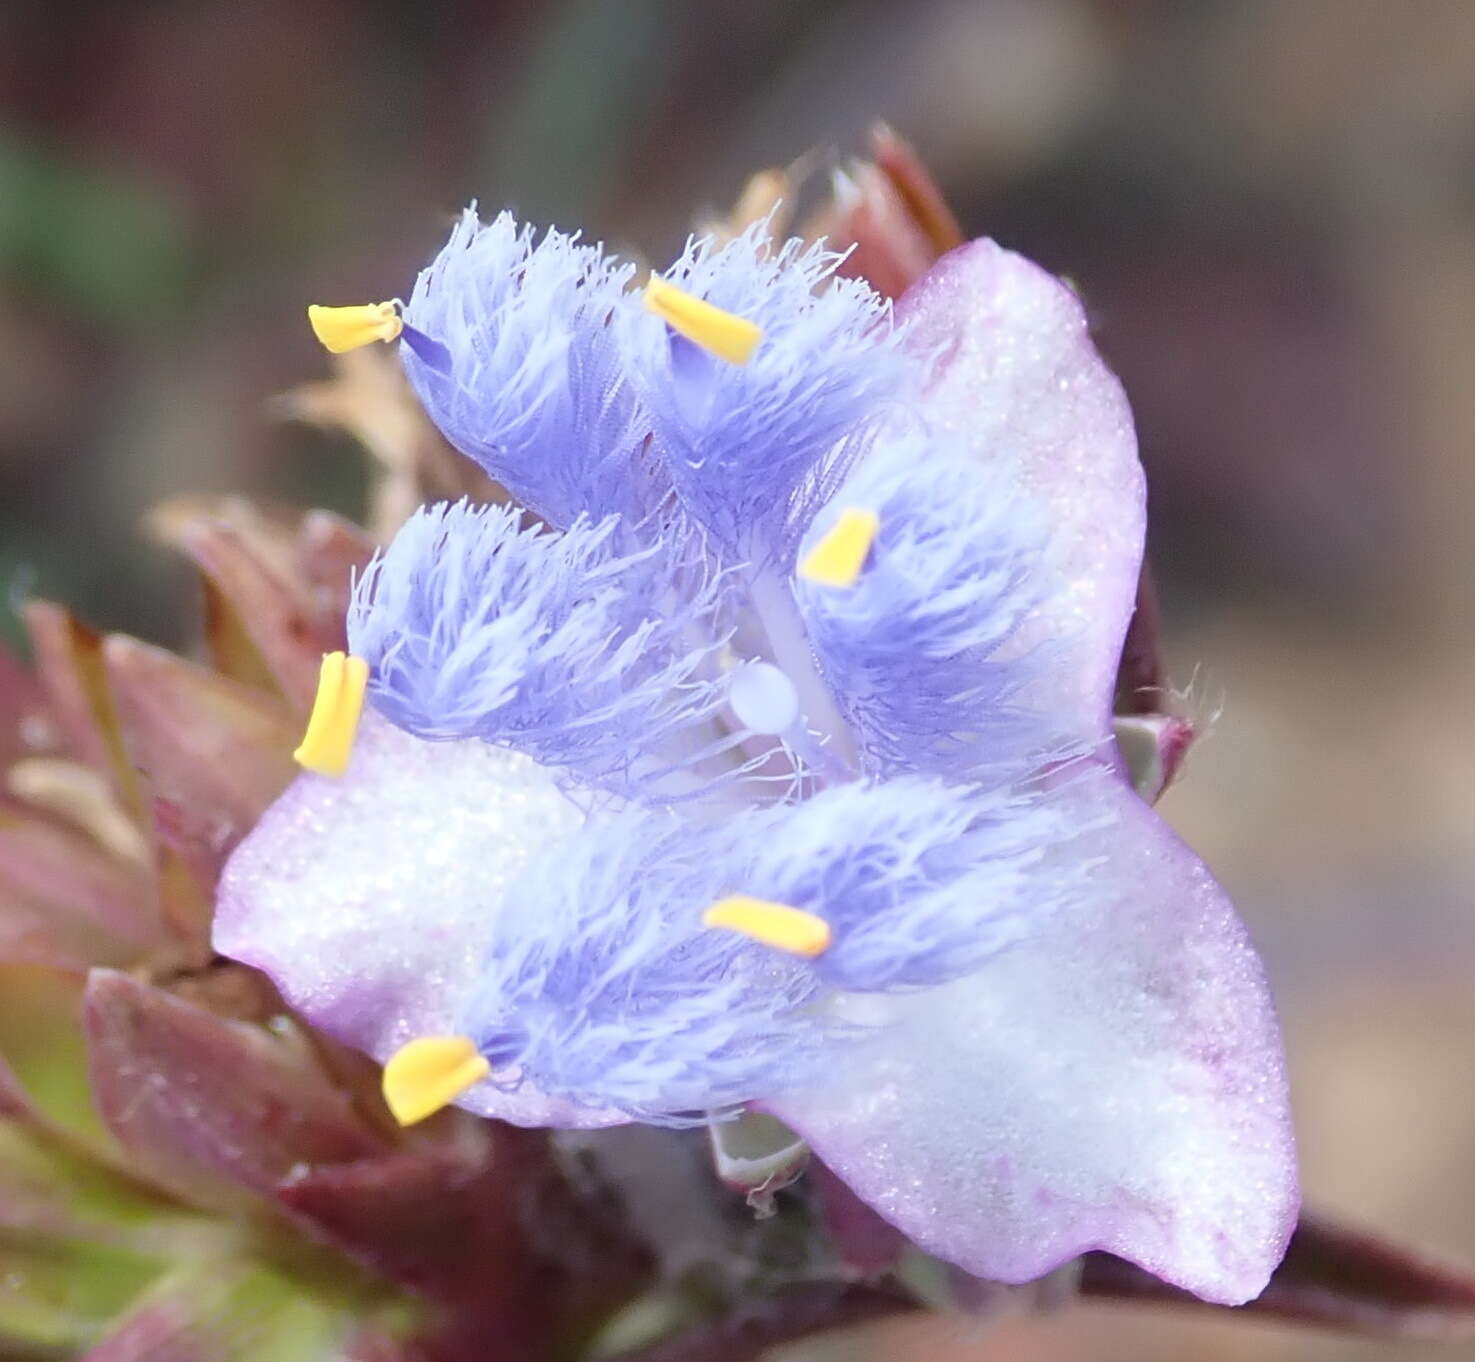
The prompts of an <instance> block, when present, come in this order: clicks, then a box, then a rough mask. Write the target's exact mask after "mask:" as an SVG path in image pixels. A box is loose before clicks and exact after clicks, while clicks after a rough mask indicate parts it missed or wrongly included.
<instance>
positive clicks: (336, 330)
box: [307, 303, 405, 355]
mask: <svg viewBox="0 0 1475 1362" xmlns="http://www.w3.org/2000/svg"><path fill="white" fill-rule="evenodd" d="M307 320H308V324H309V325H310V326H311V327H312V334H313V335H314V336H316V337H317V338H318V340H319V341H321V342H322V344H323V346H324V347H325V348H326V349H329V350H331V351H332V352H333V353H334V354H335V355H342V354H345V353H347V352H348V351H349V350H357V349H358V348H359V347H360V346H363V345H368V344H370V343H371V342H373V341H392V340H397V339H398V338H399V333H400V332H401V331H403V330H404V329H405V324H404V322H402V321H401V320H400V315H399V308H397V307H396V306H395V305H394V304H393V303H360V304H358V305H357V306H355V307H320V306H319V305H318V304H317V303H314V304H313V305H312V306H311V307H310V308H308V309H307Z"/></svg>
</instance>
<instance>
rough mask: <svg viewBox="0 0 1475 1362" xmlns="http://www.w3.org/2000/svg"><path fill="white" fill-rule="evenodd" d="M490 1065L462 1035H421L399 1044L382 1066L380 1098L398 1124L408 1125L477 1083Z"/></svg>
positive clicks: (426, 1115) (484, 1075)
mask: <svg viewBox="0 0 1475 1362" xmlns="http://www.w3.org/2000/svg"><path fill="white" fill-rule="evenodd" d="M491 1071H492V1066H491V1065H490V1064H488V1063H487V1061H486V1060H485V1059H484V1058H483V1057H482V1056H481V1055H479V1054H477V1052H476V1045H475V1044H474V1043H473V1042H472V1041H471V1040H470V1039H469V1038H468V1037H466V1036H422V1037H421V1038H420V1039H419V1040H412V1041H411V1042H410V1043H409V1044H408V1045H402V1046H400V1048H399V1049H398V1050H396V1051H395V1052H394V1053H393V1054H392V1055H390V1057H389V1063H388V1064H386V1065H385V1066H384V1080H383V1091H384V1100H385V1101H386V1102H387V1103H388V1104H389V1111H390V1114H391V1115H392V1116H393V1117H394V1119H395V1120H396V1121H398V1122H399V1123H400V1125H402V1126H412V1125H414V1124H415V1123H416V1122H417V1121H423V1120H425V1119H426V1117H428V1116H434V1115H435V1113H436V1112H438V1111H439V1110H440V1109H441V1108H442V1107H444V1106H447V1105H449V1104H450V1103H451V1102H454V1101H455V1100H456V1098H458V1097H459V1096H460V1095H461V1094H462V1093H463V1092H465V1091H466V1089H467V1088H469V1087H471V1086H472V1085H473V1084H475V1083H480V1082H481V1080H482V1079H483V1078H485V1077H486V1076H487V1075H488V1074H489V1073H491Z"/></svg>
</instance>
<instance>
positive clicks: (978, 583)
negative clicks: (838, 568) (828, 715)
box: [796, 429, 1044, 780]
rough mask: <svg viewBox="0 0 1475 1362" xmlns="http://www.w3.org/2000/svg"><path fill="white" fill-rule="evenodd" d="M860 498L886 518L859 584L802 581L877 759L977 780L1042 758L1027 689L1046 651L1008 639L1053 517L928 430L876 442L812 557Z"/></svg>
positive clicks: (818, 646) (840, 696)
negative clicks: (1027, 505) (1035, 515)
mask: <svg viewBox="0 0 1475 1362" xmlns="http://www.w3.org/2000/svg"><path fill="white" fill-rule="evenodd" d="M940 445H941V447H939V446H940ZM851 506H854V507H861V508H864V509H867V510H872V511H875V512H876V513H877V514H878V515H879V517H880V529H879V531H878V533H877V536H876V540H875V543H874V545H873V547H872V549H871V554H870V558H869V561H868V562H867V565H866V566H865V568H864V570H863V571H862V572H861V574H860V576H859V577H858V578H857V579H856V581H855V583H854V584H853V585H852V586H850V587H846V588H839V589H837V588H834V587H830V586H826V585H823V584H821V583H815V582H810V581H805V580H802V579H800V580H798V581H797V582H796V591H797V595H798V600H799V606H800V612H801V614H802V617H803V620H804V624H805V628H806V630H807V632H808V635H809V638H810V641H811V643H812V645H813V647H814V651H815V654H816V656H817V658H818V660H819V664H820V668H821V670H822V672H823V673H824V676H825V679H826V680H827V682H828V683H829V686H830V689H831V691H832V692H833V694H834V695H835V697H836V700H837V703H838V704H839V707H840V709H841V712H842V713H843V714H844V716H845V719H846V720H847V722H848V723H849V724H850V726H851V727H852V729H853V730H854V731H855V733H856V735H857V739H858V744H859V748H860V752H861V756H862V759H863V762H864V764H865V766H866V769H868V770H870V771H873V772H876V773H879V774H891V773H896V772H902V771H929V772H933V773H936V774H939V775H943V776H947V777H949V778H951V779H958V780H966V779H971V778H974V777H977V776H980V775H982V774H984V773H986V772H989V771H992V770H995V769H996V768H997V765H998V763H999V762H1001V761H1003V760H1004V759H1005V758H1006V757H1007V758H1008V759H1009V760H1010V761H1011V762H1014V763H1015V764H1023V765H1026V766H1027V765H1029V764H1030V761H1029V759H1030V758H1033V757H1037V756H1038V755H1039V753H1037V752H1032V751H1031V750H1030V747H1031V734H1030V732H1029V726H1030V719H1029V716H1028V714H1027V713H1026V711H1025V709H1024V707H1023V706H1022V705H1021V704H1020V697H1021V695H1022V693H1023V691H1024V689H1025V687H1026V686H1027V685H1028V683H1029V681H1030V679H1031V677H1032V676H1033V675H1034V674H1035V669H1036V667H1037V666H1038V665H1039V658H1038V656H1037V655H1035V654H1033V653H1030V652H1028V651H1026V652H1023V653H1018V652H1015V653H1011V652H1010V651H1009V650H1008V648H1007V646H1006V645H1008V644H1009V642H1010V640H1011V638H1012V637H1013V635H1014V634H1015V632H1016V630H1017V629H1018V627H1019V625H1020V624H1021V623H1022V621H1023V620H1024V618H1025V617H1026V616H1027V614H1028V613H1029V611H1030V609H1031V608H1032V606H1033V605H1034V599H1033V596H1032V595H1031V592H1030V590H1029V586H1028V583H1029V582H1030V581H1031V569H1032V567H1033V565H1034V564H1035V563H1037V562H1038V560H1039V555H1040V554H1041V552H1042V551H1043V546H1044V534H1043V530H1042V528H1041V527H1040V526H1039V525H1038V524H1036V523H1035V521H1034V520H1033V519H1032V518H1031V517H1030V516H1029V515H1028V514H1027V512H1025V511H1024V509H1023V508H1022V507H1020V505H1019V504H1018V501H1017V498H1015V497H1012V496H1010V495H1009V494H1008V493H1006V492H1001V491H999V490H998V489H996V488H994V487H993V486H991V484H990V479H989V476H988V470H987V469H986V468H984V467H981V466H979V465H978V464H977V463H976V462H969V461H967V460H965V459H964V458H963V457H961V456H959V455H955V454H953V453H952V452H951V451H949V450H948V449H947V448H946V445H945V444H944V443H943V442H942V441H941V440H940V439H939V438H938V437H936V436H933V435H929V434H928V433H927V432H925V431H922V430H918V429H914V430H911V431H907V432H900V431H893V432H890V433H888V435H887V437H886V438H885V440H884V441H883V442H881V443H878V444H877V446H876V447H875V448H874V449H873V450H872V452H871V454H870V456H869V457H868V458H867V460H866V462H865V464H864V465H863V466H862V467H861V468H860V469H858V470H857V471H856V473H855V475H854V476H853V477H852V478H851V479H850V480H849V481H848V482H847V483H846V485H845V487H844V488H843V489H842V490H841V491H840V493H839V494H838V495H837V496H836V497H835V499H834V501H833V502H832V503H831V504H830V505H829V506H828V507H826V508H825V509H824V510H823V511H822V512H821V513H820V514H819V515H818V516H817V517H816V518H815V521H814V524H813V525H812V527H811V528H810V531H809V534H808V536H807V537H806V540H805V545H804V547H803V549H801V558H802V555H803V553H804V552H807V550H808V548H809V546H810V545H811V544H812V543H814V542H815V541H816V540H818V539H819V538H820V537H822V536H823V535H824V533H825V532H826V531H827V530H829V529H830V527H831V526H832V525H833V523H834V521H835V519H836V517H837V516H838V515H839V514H840V512H841V511H843V510H844V509H845V508H847V507H851Z"/></svg>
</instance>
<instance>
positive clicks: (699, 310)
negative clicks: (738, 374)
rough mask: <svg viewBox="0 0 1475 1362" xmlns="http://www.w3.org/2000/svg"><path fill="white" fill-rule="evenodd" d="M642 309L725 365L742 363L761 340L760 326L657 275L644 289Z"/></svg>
mask: <svg viewBox="0 0 1475 1362" xmlns="http://www.w3.org/2000/svg"><path fill="white" fill-rule="evenodd" d="M645 306H646V310H647V311H650V312H654V313H655V314H656V316H657V317H659V318H660V319H661V320H662V321H664V322H665V323H666V325H667V326H669V327H670V328H671V329H672V330H673V331H678V332H680V333H681V334H682V335H683V336H685V337H686V339H687V340H689V341H691V342H692V344H693V345H700V346H701V347H702V349H703V350H710V351H711V352H712V353H713V354H714V355H716V356H717V357H718V358H719V359H725V360H726V361H727V362H728V363H729V364H746V363H747V362H748V361H749V360H750V359H752V358H753V351H754V350H756V349H757V348H758V342H759V341H761V340H762V339H763V328H762V327H761V326H758V325H757V324H756V323H754V322H750V321H749V320H748V319H747V318H746V317H735V316H733V314H732V313H731V312H724V311H723V310H722V309H721V308H720V307H714V306H713V305H712V304H711V303H708V302H704V301H703V300H702V299H701V298H694V297H692V295H691V294H689V293H687V292H686V291H685V290H683V289H679V288H677V287H676V285H675V284H671V283H667V282H666V280H664V279H662V278H661V277H660V275H658V274H653V275H651V277H650V283H648V284H647V285H646V286H645Z"/></svg>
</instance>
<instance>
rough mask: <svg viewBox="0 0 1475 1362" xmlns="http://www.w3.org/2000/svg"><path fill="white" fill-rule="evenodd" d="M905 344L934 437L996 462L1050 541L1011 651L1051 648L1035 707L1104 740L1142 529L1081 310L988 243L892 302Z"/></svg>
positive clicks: (946, 260)
mask: <svg viewBox="0 0 1475 1362" xmlns="http://www.w3.org/2000/svg"><path fill="white" fill-rule="evenodd" d="M897 317H898V321H899V322H900V323H902V324H903V326H904V328H905V341H904V343H905V344H906V346H907V347H908V348H909V349H910V350H912V352H913V353H915V354H917V355H920V356H926V357H928V358H929V360H930V362H931V364H932V366H933V367H932V374H931V379H930V382H929V385H928V387H927V389H926V392H925V395H924V398H923V405H924V408H925V411H926V414H927V419H928V421H929V423H930V425H931V426H932V427H933V428H934V429H936V430H938V431H942V432H946V434H947V437H948V439H949V441H950V442H951V443H956V444H958V445H961V446H962V447H964V448H966V449H968V450H970V451H971V452H972V453H973V455H974V456H975V457H976V458H978V459H979V460H981V461H988V462H989V463H992V464H994V465H995V470H997V468H998V467H1000V466H1002V467H1003V468H1005V469H1007V470H1008V474H1009V476H1010V478H1011V480H1012V481H1013V482H1014V484H1015V485H1016V487H1017V488H1018V490H1019V492H1020V493H1021V494H1022V496H1023V498H1024V500H1025V501H1026V502H1029V503H1032V504H1033V506H1034V508H1035V509H1036V512H1037V514H1038V516H1039V519H1040V521H1041V523H1042V524H1045V525H1048V526H1049V527H1050V530H1051V535H1050V539H1049V542H1048V544H1047V545H1046V548H1045V552H1044V554H1043V555H1042V558H1041V561H1040V563H1039V566H1038V568H1037V571H1038V572H1039V573H1040V574H1041V578H1040V581H1039V582H1036V583H1034V584H1032V585H1034V587H1035V588H1036V589H1035V590H1034V591H1032V592H1031V594H1032V595H1033V596H1034V597H1035V599H1036V600H1037V601H1038V604H1037V605H1036V607H1035V609H1034V611H1033V613H1032V615H1031V617H1030V619H1029V620H1028V621H1027V622H1026V623H1025V625H1024V626H1023V628H1022V629H1021V630H1020V634H1019V637H1018V639H1017V640H1016V643H1015V646H1016V647H1017V648H1020V649H1023V648H1027V647H1029V646H1032V645H1034V644H1038V643H1042V642H1048V643H1049V644H1050V645H1051V647H1052V665H1051V666H1050V667H1049V668H1048V670H1047V671H1046V673H1045V674H1043V675H1041V676H1040V677H1039V678H1038V679H1037V681H1036V683H1035V685H1034V686H1033V687H1032V688H1031V700H1032V702H1033V703H1034V705H1036V706H1037V707H1038V709H1039V711H1040V712H1041V713H1045V714H1049V715H1050V716H1051V718H1052V719H1053V720H1054V721H1055V722H1056V723H1057V724H1058V726H1059V729H1060V732H1059V737H1060V739H1062V740H1069V739H1071V738H1074V739H1076V740H1081V739H1084V740H1087V741H1091V742H1095V741H1099V740H1101V739H1103V738H1104V737H1105V736H1106V735H1107V733H1108V732H1109V727H1108V725H1109V720H1110V703H1111V694H1112V687H1113V684H1114V682H1115V678H1116V666H1117V659H1118V658H1119V657H1120V655H1121V646H1122V638H1123V637H1124V635H1125V633H1126V628H1127V622H1128V620H1130V619H1131V615H1132V604H1133V600H1134V599H1135V595H1136V589H1137V574H1138V569H1139V567H1140V564H1141V559H1142V538H1143V530H1144V523H1145V519H1144V516H1145V511H1144V487H1143V478H1142V468H1141V466H1140V464H1139V463H1138V462H1137V441H1136V436H1135V434H1134V433H1133V429H1132V414H1131V411H1130V409H1129V408H1128V406H1127V399H1126V395H1125V394H1124V393H1123V392H1122V388H1121V384H1120V383H1118V382H1117V380H1116V378H1115V376H1114V375H1113V374H1112V373H1111V371H1110V370H1109V369H1107V367H1106V365H1105V364H1104V363H1103V362H1102V360H1101V357H1100V356H1099V355H1098V354H1097V353H1096V349H1095V347H1094V346H1093V345H1092V343H1091V338H1090V335H1089V332H1088V330H1087V325H1086V318H1085V314H1084V312H1083V311H1082V308H1081V304H1080V301H1079V300H1078V299H1077V297H1076V296H1075V294H1074V293H1072V292H1071V291H1070V289H1068V288H1067V287H1066V286H1065V285H1064V284H1062V283H1061V282H1060V281H1059V280H1058V279H1055V278H1054V277H1053V276H1051V275H1049V274H1047V273H1046V272H1045V271H1044V270H1042V269H1040V268H1039V266H1037V265H1033V264H1031V263H1030V262H1029V261H1027V260H1025V259H1023V258H1022V257H1021V256H1017V255H1015V254H1013V253H1012V252H1010V251H1006V250H1004V249H1003V248H1002V247H1000V246H997V245H995V244H994V243H993V242H992V241H987V240H984V241H975V242H973V243H972V244H970V245H967V246H961V247H959V248H958V249H957V250H955V251H953V252H951V253H950V254H949V255H946V256H944V257H943V258H942V259H941V260H940V261H938V263H937V264H936V265H935V266H934V267H933V268H932V269H931V270H930V271H929V272H928V273H927V274H926V275H925V276H924V277H923V278H922V279H920V280H919V281H918V282H917V284H916V285H915V286H914V287H913V288H912V289H911V290H910V291H909V292H908V293H907V294H906V295H905V296H904V297H903V298H902V300H901V301H900V303H898V305H897Z"/></svg>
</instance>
